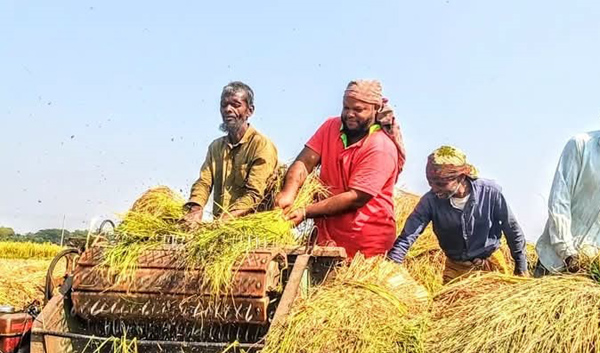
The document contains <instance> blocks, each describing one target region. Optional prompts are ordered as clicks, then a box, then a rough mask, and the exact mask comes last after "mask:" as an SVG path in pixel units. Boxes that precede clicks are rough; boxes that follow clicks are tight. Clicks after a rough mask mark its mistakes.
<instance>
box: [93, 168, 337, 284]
mask: <svg viewBox="0 0 600 353" xmlns="http://www.w3.org/2000/svg"><path fill="white" fill-rule="evenodd" d="M325 195H326V189H325V188H324V186H323V185H322V184H321V183H320V181H319V180H318V178H317V177H316V176H315V175H314V174H311V175H310V176H309V177H308V178H307V180H306V182H305V183H304V185H303V186H302V188H301V189H300V190H299V192H298V196H297V198H296V200H295V202H294V205H293V209H300V208H303V207H306V206H307V205H309V204H311V203H313V202H314V200H315V198H317V197H323V196H325ZM184 203H185V200H184V199H183V197H182V196H181V195H179V194H177V193H175V192H173V191H172V190H170V189H169V188H167V187H157V188H154V189H151V190H149V191H147V192H146V193H145V194H144V195H142V197H140V198H139V199H138V200H137V201H136V202H135V204H134V205H133V207H132V208H131V210H130V211H129V212H127V213H126V214H125V215H124V217H123V220H122V222H121V223H120V224H119V226H118V227H117V228H116V230H115V232H116V234H117V241H116V242H113V243H112V244H110V245H109V246H108V248H107V250H106V252H105V260H104V264H105V265H107V266H108V267H109V268H110V269H111V271H110V274H111V275H117V277H118V278H119V279H120V280H121V281H128V280H129V275H130V274H132V273H133V270H134V269H135V268H136V265H137V260H138V258H139V256H140V255H141V254H142V253H143V252H144V251H147V250H151V249H156V248H159V247H161V246H163V245H164V243H165V241H166V240H167V241H168V240H173V239H175V240H178V242H179V243H181V247H180V251H181V252H182V254H181V256H182V258H183V259H184V261H183V262H184V263H185V265H186V266H189V267H196V266H197V265H200V264H202V266H201V267H202V269H203V272H204V273H203V280H204V281H205V283H203V285H206V286H209V287H210V288H212V292H213V293H215V294H219V293H224V292H227V290H228V289H229V288H228V286H229V285H230V284H231V280H232V277H233V273H234V271H233V270H234V266H235V264H236V262H238V260H241V259H242V258H243V257H244V256H245V255H246V254H248V253H249V252H251V251H253V250H256V249H259V248H264V247H277V246H285V245H293V244H297V243H298V242H300V241H301V239H299V237H298V234H297V232H294V225H293V224H292V223H291V222H289V221H287V220H286V219H285V218H284V217H283V214H282V211H281V210H272V211H265V212H257V213H253V214H250V215H247V216H244V217H240V218H235V219H229V220H227V221H219V220H215V221H213V222H206V223H201V224H200V225H199V226H198V227H197V228H194V229H190V228H189V227H188V226H187V225H186V224H185V223H184V222H182V221H181V219H182V218H183V217H184V211H183V205H184ZM301 236H302V235H301Z"/></svg>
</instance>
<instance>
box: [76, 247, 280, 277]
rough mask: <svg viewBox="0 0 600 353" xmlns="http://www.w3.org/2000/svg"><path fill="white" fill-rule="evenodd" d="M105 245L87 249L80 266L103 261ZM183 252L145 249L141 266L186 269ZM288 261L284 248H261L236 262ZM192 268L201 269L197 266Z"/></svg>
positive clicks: (261, 266)
mask: <svg viewBox="0 0 600 353" xmlns="http://www.w3.org/2000/svg"><path fill="white" fill-rule="evenodd" d="M103 251H104V247H103V246H95V247H91V248H89V249H87V250H86V251H85V252H84V253H83V254H82V255H81V258H80V259H79V261H78V265H80V266H96V265H99V264H101V263H102V261H103ZM182 259H183V254H182V250H181V247H180V246H177V245H164V246H163V247H162V248H160V249H153V250H148V251H145V252H144V253H143V254H142V255H141V256H140V258H139V260H138V267H139V268H169V269H184V268H186V265H185V264H184V263H183V260H182ZM272 260H273V261H279V262H281V263H282V264H287V263H286V256H285V251H283V250H282V249H259V250H255V251H253V252H251V253H249V254H248V255H246V256H245V257H244V258H243V259H241V260H240V261H238V262H236V264H235V266H234V267H236V270H242V271H266V270H267V268H268V263H269V262H270V261H272ZM192 269H197V270H198V269H200V267H195V268H192Z"/></svg>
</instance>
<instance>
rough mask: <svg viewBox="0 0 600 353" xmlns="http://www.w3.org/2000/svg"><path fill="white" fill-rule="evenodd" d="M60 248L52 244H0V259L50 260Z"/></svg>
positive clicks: (8, 242)
mask: <svg viewBox="0 0 600 353" xmlns="http://www.w3.org/2000/svg"><path fill="white" fill-rule="evenodd" d="M61 249H62V248H61V247H60V246H59V245H56V244H52V243H32V242H13V241H7V242H0V258H2V259H52V258H53V257H54V256H55V255H56V254H57V253H58V252H59V251H60V250H61Z"/></svg>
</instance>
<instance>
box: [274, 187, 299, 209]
mask: <svg viewBox="0 0 600 353" xmlns="http://www.w3.org/2000/svg"><path fill="white" fill-rule="evenodd" d="M293 204H294V195H293V194H292V193H291V192H285V191H281V192H280V193H278V194H277V195H276V196H275V207H276V208H280V209H282V210H283V213H284V214H286V213H288V212H289V211H290V208H291V207H292V205H293Z"/></svg>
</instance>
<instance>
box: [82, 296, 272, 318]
mask: <svg viewBox="0 0 600 353" xmlns="http://www.w3.org/2000/svg"><path fill="white" fill-rule="evenodd" d="M71 299H72V300H73V308H74V310H75V312H76V313H77V315H78V316H80V317H82V318H84V319H87V320H92V319H107V320H114V319H118V320H186V321H197V322H220V323H233V322H235V323H254V324H262V323H265V322H267V320H268V318H267V307H268V305H269V298H268V297H264V298H232V297H217V298H215V297H210V296H193V297H188V296H183V295H172V294H164V295H152V294H139V293H135V294H123V293H96V292H74V293H72V294H71Z"/></svg>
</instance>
